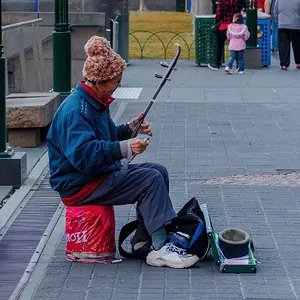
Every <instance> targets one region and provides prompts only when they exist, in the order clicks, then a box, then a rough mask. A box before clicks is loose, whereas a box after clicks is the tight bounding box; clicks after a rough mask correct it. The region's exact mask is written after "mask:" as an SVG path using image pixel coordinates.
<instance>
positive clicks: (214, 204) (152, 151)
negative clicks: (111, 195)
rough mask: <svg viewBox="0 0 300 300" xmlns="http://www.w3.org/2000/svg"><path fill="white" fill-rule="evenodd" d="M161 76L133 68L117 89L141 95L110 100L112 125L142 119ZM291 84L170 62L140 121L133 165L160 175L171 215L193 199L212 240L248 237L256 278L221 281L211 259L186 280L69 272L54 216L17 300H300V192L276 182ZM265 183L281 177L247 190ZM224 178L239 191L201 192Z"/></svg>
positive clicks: (293, 123) (122, 219)
mask: <svg viewBox="0 0 300 300" xmlns="http://www.w3.org/2000/svg"><path fill="white" fill-rule="evenodd" d="M164 71H165V69H162V68H160V67H159V64H158V62H157V61H133V62H132V65H131V66H130V67H129V68H128V70H127V72H126V74H125V78H124V82H123V85H122V87H124V88H125V87H136V88H141V87H142V88H143V89H142V91H141V94H140V96H139V99H118V100H117V102H118V104H119V105H118V109H119V110H118V111H117V115H119V116H121V119H120V122H127V121H128V120H130V119H131V118H132V117H134V116H136V115H137V114H138V113H139V112H140V111H143V110H144V108H145V107H146V105H147V104H148V101H149V100H150V99H151V97H152V95H153V93H154V91H155V89H156V86H157V85H158V83H159V81H158V80H157V79H155V78H154V76H153V74H154V72H162V73H163V72H164ZM299 82H300V72H299V71H296V70H294V69H292V68H291V70H289V71H288V72H282V71H281V70H280V69H279V67H272V68H268V69H263V70H257V71H248V72H247V74H246V75H244V76H240V75H236V74H235V75H233V76H226V75H224V73H223V72H214V71H211V70H208V69H207V68H198V67H195V66H194V65H193V63H192V62H179V64H178V71H176V72H174V73H173V76H172V81H171V82H170V83H168V84H167V85H166V87H165V88H164V89H163V91H162V93H161V94H160V96H159V98H158V99H157V100H158V101H157V103H156V104H155V105H154V107H153V109H152V110H151V112H150V114H149V117H148V121H149V122H150V123H151V124H152V127H153V132H154V136H153V138H151V141H150V146H149V149H148V150H147V153H145V154H144V155H142V156H140V157H138V158H137V159H136V160H135V162H142V161H150V162H157V163H162V164H164V165H165V166H166V167H167V168H168V170H169V173H170V184H171V191H170V193H171V197H172V200H173V202H174V205H175V207H176V209H179V208H181V207H182V206H183V204H184V203H185V202H186V201H187V200H188V199H190V198H191V197H193V196H196V198H197V199H198V200H199V202H200V203H204V202H206V203H207V205H208V209H209V211H210V214H211V218H212V223H213V225H214V227H215V229H216V231H217V232H219V231H220V230H222V229H224V228H226V227H227V226H229V227H238V228H240V229H244V230H246V231H248V232H249V233H250V234H251V236H252V238H253V240H254V243H255V246H256V249H257V251H256V253H255V256H256V258H257V259H258V261H259V262H260V263H259V265H258V270H257V273H256V274H242V275H238V274H222V273H220V271H219V269H218V267H217V266H216V265H214V264H213V263H212V261H211V259H210V258H208V259H207V260H206V261H204V262H201V263H199V264H198V265H197V266H196V267H194V268H192V269H189V270H172V269H163V268H161V269H159V268H152V267H149V266H147V265H146V264H145V263H142V262H140V261H131V260H125V261H124V262H123V263H121V264H118V265H101V264H75V263H70V262H67V261H66V260H65V257H64V252H63V250H64V245H65V241H64V235H63V232H64V218H63V215H62V216H61V218H60V219H59V221H58V223H57V226H56V227H55V229H54V230H53V232H52V236H51V237H50V240H49V242H48V243H47V244H46V246H45V248H44V251H43V253H42V254H41V256H40V259H39V261H38V263H37V265H36V267H35V269H34V271H33V273H32V274H31V277H30V278H29V281H28V282H27V284H26V285H25V286H24V288H23V292H22V294H21V295H20V297H18V299H21V300H25V299H26V300H29V299H31V300H44V299H47V300H52V299H61V300H68V299H72V300H77V299H82V300H83V299H84V300H96V299H105V300H111V299H114V300H119V299H128V300H135V299H136V300H148V299H149V300H150V299H155V300H162V299H181V300H185V299H187V300H192V299H194V300H196V299H197V300H200V299H201V300H202V299H203V300H241V299H247V300H250V299H256V300H259V299H272V300H273V299H274V300H275V299H282V300H290V299H299V298H300V251H299V250H300V219H299V215H300V198H299V196H300V187H297V186H289V185H288V183H286V182H287V181H286V180H285V174H287V173H293V172H297V171H299V170H300V160H299V155H300V147H299V146H300V139H299V132H300V104H299V101H300V86H299ZM266 174H268V175H271V176H272V175H279V176H281V177H280V178H281V179H282V181H280V179H279V186H272V180H271V181H270V183H269V184H271V185H268V186H267V185H253V184H251V181H247V175H257V176H259V175H266ZM232 175H240V176H246V177H245V178H246V180H245V181H244V184H242V185H237V184H235V182H234V181H233V182H232V183H231V184H218V183H216V184H207V183H206V180H209V179H214V178H219V177H228V176H232ZM271 178H272V177H271ZM200 180H204V181H202V182H201V183H200V182H199V181H200ZM280 183H281V184H280ZM134 216H135V214H134V209H133V207H130V206H127V207H122V208H120V207H118V208H116V218H117V227H118V230H119V229H120V227H121V226H122V225H123V224H124V223H126V222H128V220H129V219H133V218H134Z"/></svg>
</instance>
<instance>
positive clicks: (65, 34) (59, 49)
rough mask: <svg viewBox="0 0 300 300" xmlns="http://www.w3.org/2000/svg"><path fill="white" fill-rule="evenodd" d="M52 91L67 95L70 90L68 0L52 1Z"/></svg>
mask: <svg viewBox="0 0 300 300" xmlns="http://www.w3.org/2000/svg"><path fill="white" fill-rule="evenodd" d="M52 43H53V91H54V92H57V93H61V94H62V95H64V94H65V95H67V94H68V93H70V92H71V88H72V87H71V85H72V83H71V31H70V24H69V10H68V0H55V2H54V30H53V32H52Z"/></svg>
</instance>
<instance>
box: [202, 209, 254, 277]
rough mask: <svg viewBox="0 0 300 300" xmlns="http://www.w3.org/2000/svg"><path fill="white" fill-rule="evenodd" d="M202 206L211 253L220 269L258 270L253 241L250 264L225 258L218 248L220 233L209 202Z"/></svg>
mask: <svg viewBox="0 0 300 300" xmlns="http://www.w3.org/2000/svg"><path fill="white" fill-rule="evenodd" d="M200 208H201V210H202V212H203V215H204V219H205V224H206V232H207V234H208V237H209V240H210V245H211V255H212V258H213V260H214V262H215V263H216V264H219V265H220V271H221V272H223V273H225V272H226V273H255V272H256V260H255V258H254V255H253V250H254V247H253V243H250V244H251V245H249V254H248V255H249V262H248V264H238V263H236V261H235V262H234V263H230V260H226V261H225V260H224V258H223V257H222V255H221V254H220V252H219V250H218V234H217V233H216V232H215V231H214V229H213V226H212V222H211V218H210V215H209V212H208V208H207V204H206V203H204V204H201V205H200Z"/></svg>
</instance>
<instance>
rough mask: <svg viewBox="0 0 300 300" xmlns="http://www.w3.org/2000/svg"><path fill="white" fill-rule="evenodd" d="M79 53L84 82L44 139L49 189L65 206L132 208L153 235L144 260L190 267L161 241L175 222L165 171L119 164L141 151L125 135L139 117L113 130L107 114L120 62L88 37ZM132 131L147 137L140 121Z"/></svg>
mask: <svg viewBox="0 0 300 300" xmlns="http://www.w3.org/2000/svg"><path fill="white" fill-rule="evenodd" d="M85 51H86V53H87V59H86V61H85V63H84V66H83V76H84V81H80V82H79V83H78V84H77V87H76V89H75V91H74V92H72V93H71V94H70V95H69V96H68V97H67V98H66V99H65V100H64V102H63V103H62V104H61V105H60V106H59V108H58V110H57V112H56V114H55V116H54V118H53V121H52V124H51V126H50V129H49V132H48V135H47V146H48V150H49V151H48V154H49V167H50V184H51V186H52V188H53V189H54V190H55V191H57V192H58V193H59V194H60V197H61V199H62V202H63V203H64V204H65V205H67V206H80V205H88V204H99V205H126V204H134V203H137V213H138V218H139V219H141V220H142V221H143V222H144V224H145V227H146V229H147V231H148V233H149V234H150V235H151V238H152V251H151V252H150V253H149V254H148V257H147V263H148V264H149V265H153V266H157V267H162V266H167V267H176V268H186V267H190V266H192V265H194V264H195V263H196V262H197V261H198V260H199V258H198V257H197V256H195V255H188V254H187V253H186V251H184V249H180V248H178V247H176V246H175V245H171V243H168V244H166V230H165V225H166V224H167V223H169V222H170V221H172V220H173V219H174V218H175V217H176V213H175V211H174V209H173V205H172V201H171V199H170V197H169V177H168V171H167V169H166V168H165V167H164V166H162V165H159V164H154V163H144V164H129V165H127V167H124V166H123V165H122V163H121V160H122V159H124V158H125V159H130V158H131V157H132V155H133V154H141V153H143V152H144V151H145V150H146V149H147V146H148V142H147V141H145V140H143V139H140V138H138V137H137V138H131V134H132V132H133V130H134V129H135V127H136V126H137V124H138V122H139V121H140V120H141V118H143V114H142V113H141V114H140V115H139V116H138V117H137V118H135V119H134V120H133V121H131V122H129V123H127V124H121V125H118V126H117V125H116V124H115V123H114V122H113V120H112V118H111V116H110V113H109V105H110V104H111V103H112V102H113V101H114V98H113V97H112V95H113V93H114V91H115V90H116V89H117V87H118V86H119V84H120V82H121V79H122V74H123V72H124V70H125V67H126V64H125V62H124V60H123V59H122V58H121V57H120V56H119V55H118V54H117V53H115V52H114V51H113V50H112V48H111V47H110V44H109V43H108V41H107V40H106V39H104V38H102V37H97V36H94V37H92V38H90V39H89V40H88V42H87V43H86V45H85ZM139 133H142V134H146V135H150V136H151V135H152V129H151V127H150V125H149V124H148V123H147V122H146V121H144V123H143V125H142V127H141V129H140V130H139Z"/></svg>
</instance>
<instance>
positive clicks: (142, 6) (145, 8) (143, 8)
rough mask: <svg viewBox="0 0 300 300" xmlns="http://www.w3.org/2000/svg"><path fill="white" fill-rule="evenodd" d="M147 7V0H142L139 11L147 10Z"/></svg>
mask: <svg viewBox="0 0 300 300" xmlns="http://www.w3.org/2000/svg"><path fill="white" fill-rule="evenodd" d="M146 10H147V7H146V3H145V0H140V9H139V11H146Z"/></svg>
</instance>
